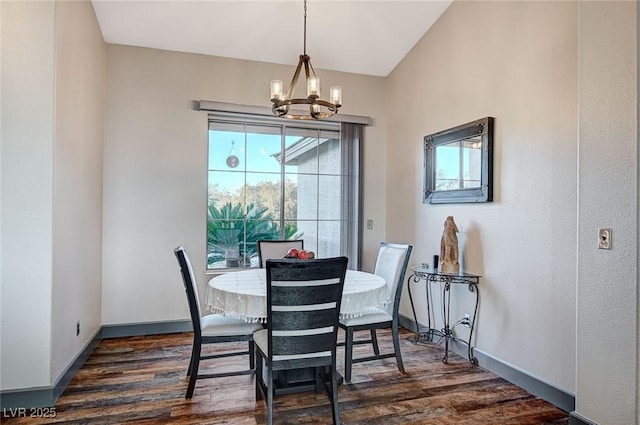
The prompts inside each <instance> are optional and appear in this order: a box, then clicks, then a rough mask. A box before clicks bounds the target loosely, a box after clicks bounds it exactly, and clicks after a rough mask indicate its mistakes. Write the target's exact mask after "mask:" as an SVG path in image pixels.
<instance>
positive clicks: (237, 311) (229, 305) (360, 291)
mask: <svg viewBox="0 0 640 425" xmlns="http://www.w3.org/2000/svg"><path fill="white" fill-rule="evenodd" d="M389 295H390V294H389V289H388V287H387V284H386V282H385V280H384V278H382V277H380V276H377V275H375V274H372V273H367V272H362V271H355V270H347V274H346V276H345V280H344V289H343V291H342V303H341V307H340V318H341V319H346V318H352V317H359V316H362V315H364V314H367V313H370V312H373V311H376V310H377V309H378V308H383V307H385V306H386V305H387V304H389V302H390V296H389ZM205 306H206V308H207V310H209V311H211V312H213V313H219V314H222V315H224V316H227V317H233V318H235V319H241V320H244V321H246V322H251V323H266V321H267V276H266V269H262V268H255V269H247V270H241V271H237V272H229V273H225V274H221V275H219V276H215V277H213V278H212V279H211V280H209V284H208V285H207V291H206V298H205Z"/></svg>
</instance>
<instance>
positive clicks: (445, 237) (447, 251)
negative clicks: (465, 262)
mask: <svg viewBox="0 0 640 425" xmlns="http://www.w3.org/2000/svg"><path fill="white" fill-rule="evenodd" d="M456 233H458V227H457V226H456V223H455V222H454V221H453V216H449V217H447V219H446V220H445V222H444V232H442V239H441V241H440V264H441V265H440V267H441V272H442V273H459V272H460V264H458V236H457V235H456Z"/></svg>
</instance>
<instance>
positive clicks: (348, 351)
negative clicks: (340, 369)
mask: <svg viewBox="0 0 640 425" xmlns="http://www.w3.org/2000/svg"><path fill="white" fill-rule="evenodd" d="M352 360H353V329H352V328H347V329H346V332H345V336H344V381H345V382H351V366H352Z"/></svg>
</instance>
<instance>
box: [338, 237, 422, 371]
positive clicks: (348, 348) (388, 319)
mask: <svg viewBox="0 0 640 425" xmlns="http://www.w3.org/2000/svg"><path fill="white" fill-rule="evenodd" d="M411 250H412V246H411V245H407V244H397V243H389V242H381V243H380V246H379V248H378V256H377V258H376V264H375V266H374V274H376V275H378V276H381V277H383V278H384V279H385V281H386V282H387V287H388V288H389V295H390V296H391V297H392V302H391V303H390V304H389V305H388V306H387V307H386V308H378V309H376V310H375V311H372V312H370V313H367V314H365V315H363V316H359V317H351V318H345V319H341V320H340V327H341V328H342V329H344V331H345V343H344V344H345V361H344V379H345V381H346V382H351V368H352V365H353V363H361V362H366V361H370V360H377V359H384V358H389V357H395V358H396V364H397V365H398V369H399V370H400V372H404V364H403V363H402V353H401V352H400V339H399V335H398V310H399V308H400V297H401V295H402V285H403V283H404V276H405V273H406V271H407V265H408V264H409V257H410V256H411ZM388 328H391V333H392V339H393V348H394V352H393V353H385V354H380V349H379V347H378V339H377V336H376V329H388ZM362 330H368V331H369V333H370V336H371V337H370V339H366V340H358V341H354V332H357V331H362ZM354 344H358V345H360V344H372V346H373V354H374V355H373V356H369V357H360V358H356V359H354V358H353V346H354Z"/></svg>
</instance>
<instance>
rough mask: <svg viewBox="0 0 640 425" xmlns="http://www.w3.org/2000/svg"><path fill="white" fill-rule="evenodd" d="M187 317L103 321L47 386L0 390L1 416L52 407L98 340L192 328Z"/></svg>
mask: <svg viewBox="0 0 640 425" xmlns="http://www.w3.org/2000/svg"><path fill="white" fill-rule="evenodd" d="M192 330H193V328H192V326H191V321H190V320H175V321H170V322H151V323H134V324H124V325H103V326H101V327H100V329H99V330H98V331H97V332H96V334H95V335H94V336H93V338H92V339H91V340H90V341H89V342H88V343H87V344H86V345H85V346H84V348H83V349H82V350H81V351H80V353H78V355H77V356H76V357H75V359H74V360H73V362H71V364H70V365H69V367H67V369H66V370H65V371H64V372H63V373H62V374H61V375H60V377H59V378H58V379H57V381H56V382H55V383H54V385H51V386H47V387H37V388H27V389H18V390H5V391H0V410H1V411H2V413H1V415H0V417H4V416H5V414H6V415H7V416H8V415H11V414H12V413H16V412H12V411H11V410H15V409H19V408H23V409H25V408H26V409H29V408H36V407H52V406H54V405H55V404H56V401H57V400H58V397H60V396H61V395H62V393H63V392H64V390H65V388H67V385H69V382H71V379H73V377H74V376H75V374H76V373H77V372H78V370H80V368H81V367H82V365H83V364H84V363H85V362H86V361H87V359H88V358H89V356H90V355H91V353H92V352H93V350H94V349H95V348H96V346H97V345H98V344H99V343H100V341H101V340H103V339H107V338H119V337H127V336H139V335H156V334H165V333H178V332H191V331H192Z"/></svg>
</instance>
